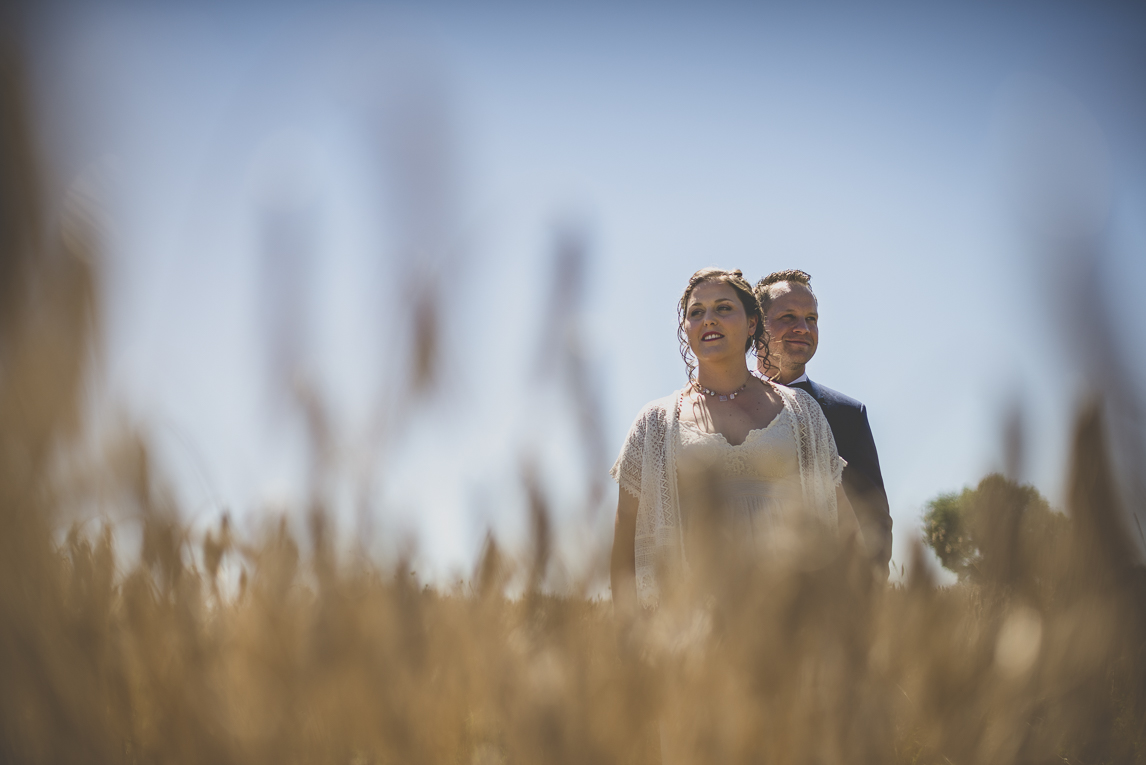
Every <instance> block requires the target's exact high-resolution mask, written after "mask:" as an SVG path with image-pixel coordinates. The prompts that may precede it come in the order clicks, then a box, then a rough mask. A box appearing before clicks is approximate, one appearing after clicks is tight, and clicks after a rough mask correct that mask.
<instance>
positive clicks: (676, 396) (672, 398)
mask: <svg viewBox="0 0 1146 765" xmlns="http://www.w3.org/2000/svg"><path fill="white" fill-rule="evenodd" d="M680 394H681V392H680V391H679V390H677V391H673V392H672V393H670V394H669V395H667V396H662V397H660V398H657V399H653V400H652V401H650V402H649V403H647V404H645V405H644V406H642V407H641V410H640V411H639V412H637V416H636V419H635V421H634V424H636V423H639V422H648V421H649V420H661V421H664V420H665V419H666V418H667V417H668V413H669V412H670V411H673V410H675V409H676V405H677V401H679V400H680Z"/></svg>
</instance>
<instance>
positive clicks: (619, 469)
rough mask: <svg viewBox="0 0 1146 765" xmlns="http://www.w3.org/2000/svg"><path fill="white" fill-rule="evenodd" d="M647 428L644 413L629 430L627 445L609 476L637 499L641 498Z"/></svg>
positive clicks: (622, 449) (622, 448)
mask: <svg viewBox="0 0 1146 765" xmlns="http://www.w3.org/2000/svg"><path fill="white" fill-rule="evenodd" d="M645 428H646V416H645V412H643V411H642V412H641V413H640V415H638V416H637V419H636V420H635V421H634V422H633V426H632V427H631V428H629V436H628V438H626V439H625V445H624V446H622V447H621V453H620V455H618V457H617V461H616V462H614V463H613V467H612V469H611V470H609V475H611V476H612V477H613V480H614V481H616V482H617V483H618V484H619V485H620V487H621V488H622V489H624V490H625V491H627V492H629V494H632V495H633V496H634V497H636V498H637V499H640V497H641V464H642V463H643V462H644V452H645Z"/></svg>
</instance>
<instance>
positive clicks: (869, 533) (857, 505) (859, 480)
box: [836, 404, 891, 577]
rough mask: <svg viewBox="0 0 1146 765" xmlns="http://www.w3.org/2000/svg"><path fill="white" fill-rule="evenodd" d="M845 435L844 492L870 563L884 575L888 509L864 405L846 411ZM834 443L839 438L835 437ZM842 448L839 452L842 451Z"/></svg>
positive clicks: (887, 553) (888, 553)
mask: <svg viewBox="0 0 1146 765" xmlns="http://www.w3.org/2000/svg"><path fill="white" fill-rule="evenodd" d="M848 414H849V420H851V422H849V423H848V427H847V428H846V430H847V435H846V436H845V439H846V441H847V442H848V443H847V448H846V450H847V452H848V454H847V455H846V456H845V457H844V459H847V460H848V466H847V467H846V468H844V481H843V484H844V491H845V492H847V495H848V499H850V500H851V503H852V507H853V509H854V510H855V514H856V518H857V519H858V520H859V524H860V528H861V529H862V530H863V535H864V539H865V541H866V543H867V546H868V550H869V551H870V553H871V555H872V560H873V562H874V563H875V564H876V565H877V566H878V567H879V569H880V571H881V572H882V573H883V575H884V576H885V577H886V576H887V574H888V569H887V564H888V562H889V561H890V560H891V510H890V508H889V507H888V502H887V492H886V491H885V490H884V488H883V475H882V473H881V472H880V469H879V454H878V452H877V451H876V448H875V438H874V437H873V436H872V434H871V425H870V424H869V423H868V419H867V407H865V406H863V405H862V404H861V405H860V407H859V409H852V410H851V411H850V412H849V413H848ZM836 440H837V442H838V441H839V440H841V439H840V438H839V437H838V436H837V439H836ZM844 451H845V450H844V448H841V449H840V453H841V454H843V453H844Z"/></svg>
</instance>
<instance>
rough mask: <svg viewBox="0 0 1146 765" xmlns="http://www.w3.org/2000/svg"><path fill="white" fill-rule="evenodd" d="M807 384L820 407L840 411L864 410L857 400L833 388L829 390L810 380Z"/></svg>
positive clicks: (821, 384)
mask: <svg viewBox="0 0 1146 765" xmlns="http://www.w3.org/2000/svg"><path fill="white" fill-rule="evenodd" d="M808 383H809V385H810V386H811V388H812V397H813V398H815V399H816V401H818V402H819V404H820V406H822V407H832V408H836V407H838V408H840V409H855V410H857V411H862V410H863V408H864V405H863V404H862V403H860V402H859V401H858V400H857V399H854V398H852V397H851V396H848V395H846V394H844V393H840V392H839V391H838V390H835V389H834V388H829V387H828V386H826V385H824V384H823V383H818V382H815V381H814V380H812V379H811V378H809V379H808Z"/></svg>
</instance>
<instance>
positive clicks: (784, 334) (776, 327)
mask: <svg viewBox="0 0 1146 765" xmlns="http://www.w3.org/2000/svg"><path fill="white" fill-rule="evenodd" d="M771 289H772V305H771V306H769V308H768V315H767V316H765V317H764V327H765V328H766V329H767V330H768V350H769V351H770V352H771V357H772V364H773V365H774V366H775V365H777V362H778V363H779V366H780V367H781V368H790V367H791V366H792V365H796V364H807V363H808V362H809V361H811V360H812V357H813V356H815V355H816V347H817V346H818V345H819V344H820V323H819V319H820V313H819V308H818V306H817V305H816V298H815V297H813V295H812V292H811V290H809V289H808V288H807V287H805V286H804V285H803V284H796V283H793V282H779V283H777V284H774V285H772V287H771Z"/></svg>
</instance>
